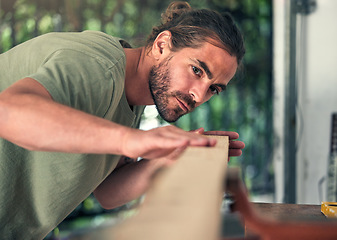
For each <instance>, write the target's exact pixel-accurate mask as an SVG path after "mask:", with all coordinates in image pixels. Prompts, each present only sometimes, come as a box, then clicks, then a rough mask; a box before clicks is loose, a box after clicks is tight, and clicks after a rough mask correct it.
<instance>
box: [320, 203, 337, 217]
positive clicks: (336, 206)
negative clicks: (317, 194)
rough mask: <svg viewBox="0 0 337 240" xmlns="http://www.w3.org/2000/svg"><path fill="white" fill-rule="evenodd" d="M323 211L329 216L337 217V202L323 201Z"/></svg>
mask: <svg viewBox="0 0 337 240" xmlns="http://www.w3.org/2000/svg"><path fill="white" fill-rule="evenodd" d="M321 212H322V213H323V214H324V215H325V216H326V217H328V218H337V202H322V204H321Z"/></svg>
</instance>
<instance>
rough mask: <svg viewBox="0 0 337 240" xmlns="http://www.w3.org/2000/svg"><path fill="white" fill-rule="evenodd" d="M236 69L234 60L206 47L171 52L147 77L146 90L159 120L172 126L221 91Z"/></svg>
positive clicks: (210, 45) (206, 44) (218, 49)
mask: <svg viewBox="0 0 337 240" xmlns="http://www.w3.org/2000/svg"><path fill="white" fill-rule="evenodd" d="M236 69H237V63H236V57H232V56H230V55H229V54H228V53H227V52H226V51H225V50H223V49H221V48H218V47H216V46H214V45H212V44H210V43H205V44H204V45H203V46H202V47H200V48H197V49H194V48H184V49H182V50H180V51H178V52H171V53H170V54H169V55H168V56H166V57H165V58H163V59H162V60H161V61H160V62H159V63H158V64H157V65H154V66H153V67H152V69H151V71H150V75H149V87H150V92H151V94H152V98H153V101H154V104H155V105H156V107H157V110H158V112H159V114H160V116H161V117H162V118H163V119H164V120H165V121H168V122H174V121H176V120H178V119H179V118H180V117H181V116H183V115H184V114H186V113H189V112H191V111H193V110H194V108H195V107H197V106H199V105H201V104H202V103H204V102H206V101H208V100H209V99H210V98H211V97H212V96H213V95H215V94H218V93H220V92H222V91H224V90H225V88H226V85H227V84H228V82H229V81H230V80H231V79H232V77H233V76H234V74H235V72H236Z"/></svg>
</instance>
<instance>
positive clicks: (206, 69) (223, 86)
mask: <svg viewBox="0 0 337 240" xmlns="http://www.w3.org/2000/svg"><path fill="white" fill-rule="evenodd" d="M191 60H192V61H193V62H195V63H197V64H198V65H199V67H201V68H202V69H203V70H204V71H205V72H206V74H207V77H208V78H209V79H212V78H213V74H212V73H211V71H210V70H209V68H208V66H207V64H206V63H205V62H203V61H200V60H199V59H192V58H191ZM214 85H216V86H218V87H220V88H221V90H222V91H225V90H226V89H227V86H226V85H225V84H214Z"/></svg>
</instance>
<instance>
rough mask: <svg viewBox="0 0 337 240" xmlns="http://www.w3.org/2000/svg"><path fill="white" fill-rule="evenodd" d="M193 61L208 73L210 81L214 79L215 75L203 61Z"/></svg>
mask: <svg viewBox="0 0 337 240" xmlns="http://www.w3.org/2000/svg"><path fill="white" fill-rule="evenodd" d="M191 60H192V61H194V62H196V63H198V65H199V67H201V68H202V69H204V71H205V72H206V74H207V77H208V78H209V79H212V78H213V74H212V73H211V71H210V70H209V68H208V66H207V64H206V63H205V62H203V61H200V60H199V59H191Z"/></svg>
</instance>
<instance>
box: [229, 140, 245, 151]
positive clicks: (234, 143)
mask: <svg viewBox="0 0 337 240" xmlns="http://www.w3.org/2000/svg"><path fill="white" fill-rule="evenodd" d="M229 148H237V149H244V148H245V144H244V142H241V141H230V142H229Z"/></svg>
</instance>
